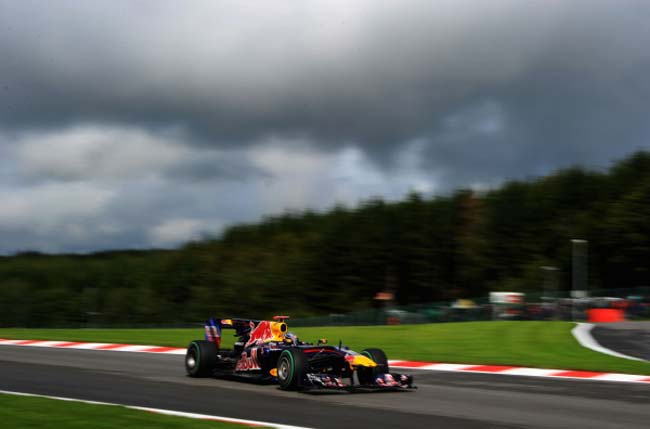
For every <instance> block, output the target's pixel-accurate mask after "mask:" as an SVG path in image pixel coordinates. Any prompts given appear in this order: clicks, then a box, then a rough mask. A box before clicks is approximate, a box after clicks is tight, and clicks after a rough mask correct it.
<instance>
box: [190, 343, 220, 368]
mask: <svg viewBox="0 0 650 429" xmlns="http://www.w3.org/2000/svg"><path fill="white" fill-rule="evenodd" d="M218 359H219V348H218V347H217V344H216V343H212V342H209V341H204V340H196V341H192V342H191V343H190V345H189V346H187V352H186V353H185V370H186V371H187V375H189V376H190V377H208V376H210V375H212V370H213V369H214V368H215V367H216V366H217V361H218Z"/></svg>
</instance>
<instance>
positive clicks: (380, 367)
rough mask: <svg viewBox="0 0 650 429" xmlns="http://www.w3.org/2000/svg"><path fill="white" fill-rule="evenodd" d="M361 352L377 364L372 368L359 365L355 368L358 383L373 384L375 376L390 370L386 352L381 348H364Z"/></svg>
mask: <svg viewBox="0 0 650 429" xmlns="http://www.w3.org/2000/svg"><path fill="white" fill-rule="evenodd" d="M361 354H362V355H364V356H366V357H369V358H370V359H372V360H373V361H374V362H375V363H376V364H377V366H375V367H372V368H366V367H360V368H359V369H357V377H358V378H359V384H362V385H363V384H365V385H368V384H373V383H374V382H375V379H376V378H377V376H379V375H381V374H387V373H388V372H389V371H390V368H389V367H388V359H387V358H386V353H384V351H383V350H382V349H365V350H363V351H362V352H361Z"/></svg>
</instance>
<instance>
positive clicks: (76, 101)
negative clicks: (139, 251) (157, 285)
mask: <svg viewBox="0 0 650 429" xmlns="http://www.w3.org/2000/svg"><path fill="white" fill-rule="evenodd" d="M648 22H650V2H648V1H645V0H610V1H602V0H573V1H566V0H538V1H521V0H493V1H490V2H482V1H475V0H439V1H428V0H427V1H424V0H422V1H416V0H413V1H407V0H405V1H399V2H397V1H395V2H377V1H348V0H346V1H343V0H341V1H335V0H332V1H323V2H316V1H314V2H311V1H304V2H280V1H278V2H273V3H259V2H250V3H249V2H235V1H233V2H222V1H205V2H200V1H196V2H191V3H183V4H181V3H179V2H172V1H130V2H115V1H93V2H79V1H64V0H61V1H56V2H47V3H46V2H39V1H20V2H18V1H9V0H0V196H1V197H3V198H4V201H5V204H4V205H3V206H0V238H2V240H0V241H2V242H3V243H5V244H4V246H5V248H6V249H24V248H25V247H26V246H34V247H39V248H44V249H45V248H48V247H47V246H53V247H52V248H54V249H58V250H60V249H86V248H104V247H119V246H120V243H122V244H123V245H124V246H127V247H138V246H146V245H148V244H156V245H171V244H173V243H175V242H181V241H182V237H186V238H187V237H190V236H192V237H193V236H196V234H199V233H201V232H202V231H217V230H218V229H219V225H222V224H224V223H228V222H236V221H239V220H252V219H255V218H257V217H258V216H261V215H262V214H265V213H268V212H269V210H271V211H278V210H280V211H281V210H282V209H283V208H286V207H291V208H296V207H298V208H299V207H307V206H310V207H320V208H322V207H327V206H330V205H332V204H334V203H335V202H336V201H339V200H340V199H342V200H343V201H346V202H354V201H356V200H358V199H359V198H363V197H368V195H369V194H373V195H377V194H380V195H383V196H384V197H387V198H396V197H399V196H400V195H402V194H403V193H404V192H405V191H407V190H408V189H409V188H415V189H423V190H424V191H425V192H445V191H448V190H450V189H452V188H454V187H457V186H477V187H481V186H492V185H495V184H498V183H499V182H501V181H502V180H504V179H506V178H521V177H528V176H534V175H539V174H545V173H548V172H550V171H552V170H554V169H556V168H559V167H564V166H567V165H571V164H583V165H588V166H598V167H600V166H604V165H607V164H608V163H609V162H610V161H611V160H612V159H614V158H621V157H623V156H625V155H627V154H628V153H629V152H630V151H632V150H636V149H639V148H650V125H649V124H650V117H649V116H650V115H649V114H648V106H649V105H650V77H649V76H650V50H648V48H647V47H648V46H650V25H648ZM368 160H370V162H368ZM416 167H417V168H419V169H420V170H421V171H414V170H415V169H416ZM339 170H340V171H339ZM338 177H345V183H346V184H345V186H342V185H340V181H339V182H337V180H338V179H337V178H338ZM79 195H81V196H83V197H84V198H79V197H78V196H79ZM96 196H99V197H101V198H99V199H97V198H95V197H96ZM6 201H9V203H6ZM86 201H87V202H88V204H89V205H86V204H82V203H84V202H86ZM17 231H21V233H18V232H17ZM28 231H31V232H28ZM21 234H22V236H23V237H24V238H23V239H22V242H21V239H20V237H21ZM30 234H31V235H30ZM39 243H40V244H39ZM44 243H45V244H44ZM3 249H4V248H0V252H2V251H4V250H3Z"/></svg>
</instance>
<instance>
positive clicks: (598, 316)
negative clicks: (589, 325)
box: [587, 308, 625, 323]
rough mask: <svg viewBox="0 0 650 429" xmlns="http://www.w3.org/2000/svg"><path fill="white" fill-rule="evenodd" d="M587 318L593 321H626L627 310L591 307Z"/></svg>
mask: <svg viewBox="0 0 650 429" xmlns="http://www.w3.org/2000/svg"><path fill="white" fill-rule="evenodd" d="M587 319H588V320H589V321H590V322H593V323H611V322H624V321H625V312H624V311H623V310H622V309H620V308H590V309H589V310H587Z"/></svg>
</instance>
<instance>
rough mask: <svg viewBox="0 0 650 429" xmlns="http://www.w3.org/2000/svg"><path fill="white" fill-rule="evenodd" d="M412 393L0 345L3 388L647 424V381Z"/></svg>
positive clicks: (281, 409) (276, 415)
mask: <svg viewBox="0 0 650 429" xmlns="http://www.w3.org/2000/svg"><path fill="white" fill-rule="evenodd" d="M413 373H414V374H415V375H416V383H417V385H418V386H419V389H418V390H416V391H413V392H395V393H393V392H391V393H388V392H382V393H365V394H348V393H335V394H318V395H315V394H304V393H297V392H284V391H281V390H279V389H278V388H277V387H276V386H273V385H257V384H250V383H242V382H236V381H227V380H216V379H192V378H189V377H187V376H185V369H184V367H183V357H182V356H177V355H155V354H149V353H116V352H110V351H94V350H65V349H50V348H38V347H15V346H3V347H0V390H11V391H20V392H26V393H37V394H45V395H54V396H64V397H71V398H79V399H87V400H95V401H105V402H115V403H121V404H127V405H138V406H145V407H155V408H165V409H171V410H177V411H187V412H195V413H203V414H211V415H220V416H227V417H235V418H243V419H255V420H263V421H269V422H275V423H284V424H291V425H299V426H308V427H315V428H337V429H341V428H347V427H406V426H408V427H439V428H485V427H494V428H507V427H530V428H546V427H556V428H567V427H571V428H615V427H621V428H623V427H624V428H635V427H636V428H647V427H649V425H650V386H648V385H646V384H630V383H617V382H597V381H587V380H557V379H541V378H530V377H515V376H498V375H490V374H465V373H443V372H417V371H413Z"/></svg>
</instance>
